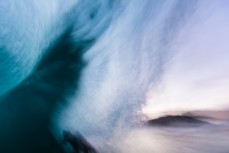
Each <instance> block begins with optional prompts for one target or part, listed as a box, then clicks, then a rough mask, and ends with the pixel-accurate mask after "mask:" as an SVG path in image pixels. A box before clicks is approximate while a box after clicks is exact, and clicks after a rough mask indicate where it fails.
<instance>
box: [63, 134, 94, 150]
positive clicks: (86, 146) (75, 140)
mask: <svg viewBox="0 0 229 153" xmlns="http://www.w3.org/2000/svg"><path fill="white" fill-rule="evenodd" d="M64 142H65V143H68V144H69V145H70V146H71V148H72V150H73V152H74V153H97V151H96V150H95V149H94V148H93V146H92V145H91V144H90V143H89V142H87V141H86V139H85V138H84V137H83V136H82V135H80V134H79V133H77V134H74V135H73V134H72V133H70V132H68V131H64Z"/></svg>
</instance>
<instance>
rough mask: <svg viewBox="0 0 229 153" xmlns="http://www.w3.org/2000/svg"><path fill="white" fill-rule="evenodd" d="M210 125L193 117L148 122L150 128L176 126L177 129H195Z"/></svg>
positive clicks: (173, 117) (169, 117)
mask: <svg viewBox="0 0 229 153" xmlns="http://www.w3.org/2000/svg"><path fill="white" fill-rule="evenodd" d="M206 124H210V123H208V122H205V121H201V120H198V119H196V118H194V117H191V116H163V117H160V118H157V119H153V120H149V121H147V125H150V126H170V127H171V126H175V127H179V126H180V127H183V126H188V127H193V126H200V125H206Z"/></svg>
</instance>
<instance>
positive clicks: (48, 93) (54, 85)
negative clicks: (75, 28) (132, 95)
mask: <svg viewBox="0 0 229 153" xmlns="http://www.w3.org/2000/svg"><path fill="white" fill-rule="evenodd" d="M71 32H72V30H71V28H69V29H67V30H66V31H65V33H64V34H63V35H62V36H61V37H60V38H59V39H58V40H57V41H56V42H55V43H53V44H52V47H50V48H49V49H48V51H47V52H46V53H47V55H45V56H44V58H43V59H42V60H41V61H40V63H39V64H38V66H37V68H35V70H34V72H33V73H32V74H31V75H30V76H29V77H28V78H27V79H25V80H24V81H23V82H22V83H21V84H20V85H19V86H17V87H16V88H14V89H13V90H11V91H10V92H9V93H7V94H6V95H4V96H3V97H1V99H0V123H1V126H0V152H1V153H64V150H63V149H62V146H61V145H60V143H59V142H58V141H57V140H56V139H55V138H54V136H53V134H52V132H51V129H50V128H51V123H52V115H53V113H54V110H55V109H56V107H57V106H58V105H57V104H58V103H59V102H61V104H63V102H64V101H66V98H67V97H68V96H71V95H72V94H73V93H74V92H75V90H76V88H77V84H78V82H79V79H80V74H81V70H82V68H83V67H84V62H83V60H82V54H83V49H84V46H80V45H78V46H77V45H76V44H74V41H73V40H72V39H71V36H70V34H71Z"/></svg>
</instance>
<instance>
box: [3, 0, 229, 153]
mask: <svg viewBox="0 0 229 153" xmlns="http://www.w3.org/2000/svg"><path fill="white" fill-rule="evenodd" d="M0 8H1V10H0V12H1V14H4V15H2V16H1V17H0V40H1V41H0V70H1V71H0V85H1V90H0V94H1V95H4V94H5V93H7V92H10V91H11V89H13V88H14V87H16V86H17V85H18V84H20V83H21V82H22V81H23V80H24V79H25V78H26V77H27V76H29V75H30V74H31V73H33V69H34V67H35V66H36V65H37V63H38V61H39V60H40V59H42V57H43V55H44V52H45V50H46V48H47V46H49V45H50V44H51V43H52V42H53V41H54V40H55V38H56V37H58V36H59V35H60V34H61V33H62V32H63V31H64V29H65V26H66V25H73V27H74V29H75V31H74V32H73V33H72V37H73V38H74V39H75V43H76V44H87V41H88V40H91V39H93V40H95V43H94V44H93V45H92V46H90V47H88V48H87V46H86V47H85V48H86V50H85V53H84V55H83V58H84V60H85V61H86V67H85V68H84V70H83V72H82V73H83V74H82V77H81V79H80V82H79V89H78V90H77V91H76V93H75V96H74V97H69V98H67V100H68V101H69V105H67V106H66V105H64V106H62V105H61V104H60V106H59V109H58V110H57V111H56V114H55V115H54V118H55V119H54V121H53V130H54V133H55V134H56V135H57V137H61V135H60V134H61V132H62V131H63V130H70V131H79V132H80V133H81V134H82V135H84V136H85V138H86V139H87V140H88V141H89V142H91V143H92V144H93V145H94V146H95V147H96V148H97V149H98V151H100V152H101V153H103V152H104V153H105V152H106V153H108V152H111V153H122V152H123V153H124V152H125V153H126V152H128V153H135V152H136V153H137V152H142V153H228V152H229V147H228V145H227V143H228V142H229V141H228V140H229V138H228V136H229V133H228V132H229V131H228V129H229V128H228V126H227V125H226V124H218V125H214V124H212V125H206V126H199V127H176V128H175V127H166V128H165V127H164V128H158V127H145V126H143V125H142V122H143V121H144V120H146V119H152V118H157V117H160V116H163V115H169V114H172V115H174V114H175V115H177V114H180V113H181V112H182V113H184V112H190V111H205V110H206V111H219V110H220V111H221V110H227V108H228V106H229V105H228V104H229V103H228V99H229V97H228V94H227V92H228V87H229V86H228V85H229V79H228V76H229V67H228V64H229V62H228V57H229V53H228V49H229V45H228V42H227V41H228V39H229V29H228V27H229V9H228V8H229V2H228V1H227V0H219V1H216V0H199V1H198V0H131V1H125V0H117V1H112V2H110V1H106V0H95V1H89V0H85V1H80V0H78V1H73V0H68V1H66V2H62V1H60V0H52V1H50V2H40V1H39V2H38V1H27V0H22V1H16V0H13V1H6V0H2V1H1V2H0ZM5 12H6V13H5ZM69 12H70V13H69ZM66 16H67V17H68V18H66ZM85 42H86V43H85ZM63 73H64V72H63ZM60 81H61V80H60ZM224 115H227V114H224ZM206 116H207V115H206ZM212 116H213V117H214V114H213V115H211V117H212ZM216 119H217V117H216ZM223 122H227V121H223Z"/></svg>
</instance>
